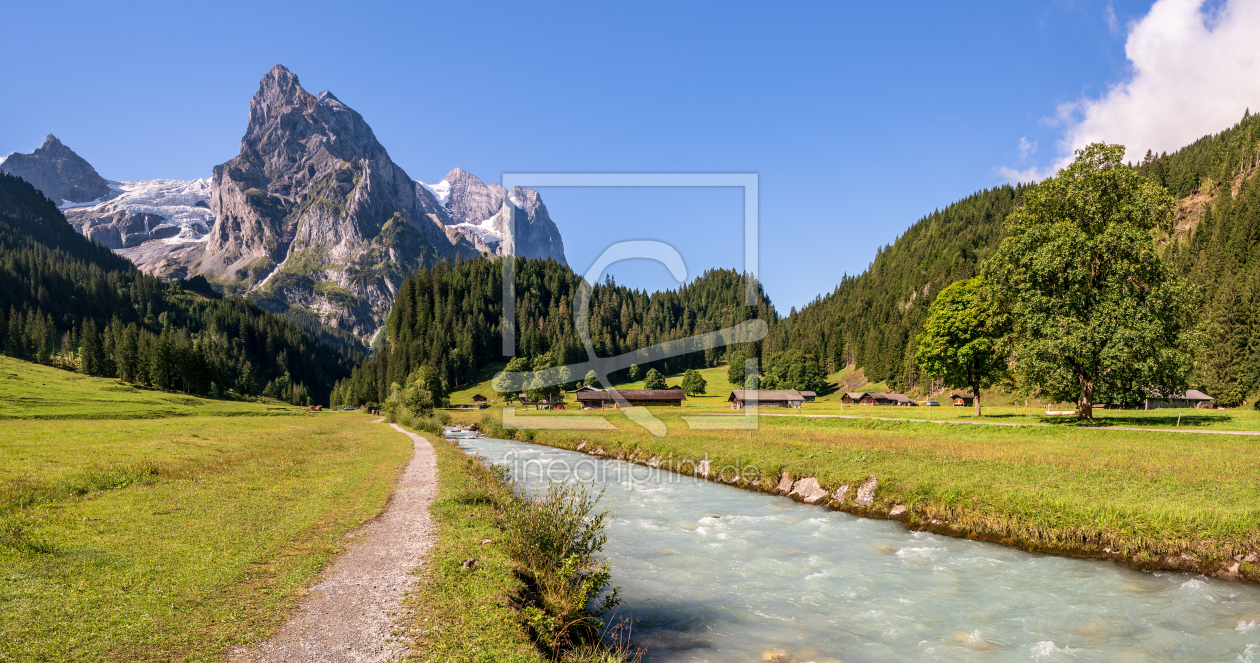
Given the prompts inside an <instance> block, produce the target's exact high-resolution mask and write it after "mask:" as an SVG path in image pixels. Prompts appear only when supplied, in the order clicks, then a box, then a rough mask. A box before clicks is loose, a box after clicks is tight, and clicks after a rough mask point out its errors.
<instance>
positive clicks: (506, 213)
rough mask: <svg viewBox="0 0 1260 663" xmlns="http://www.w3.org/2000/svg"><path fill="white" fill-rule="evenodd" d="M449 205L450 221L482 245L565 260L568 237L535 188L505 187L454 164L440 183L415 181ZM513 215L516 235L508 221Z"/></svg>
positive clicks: (504, 252) (479, 247)
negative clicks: (510, 238) (561, 235)
mask: <svg viewBox="0 0 1260 663" xmlns="http://www.w3.org/2000/svg"><path fill="white" fill-rule="evenodd" d="M417 184H419V185H420V188H423V189H424V190H425V191H426V192H427V193H430V194H431V195H432V196H433V197H434V198H435V199H437V200H438V201H439V202H440V203H441V204H442V205H443V206H444V208H445V211H446V213H447V215H448V216H449V218H450V221H448V223H450V224H451V227H452V228H453V229H454V230H455V231H456V232H458V233H459V234H460V235H462V236H463V237H464V238H466V239H467V240H468V241H469V242H471V243H472V244H473V246H475V247H476V248H477V250H478V251H481V252H485V253H491V254H494V255H499V256H502V255H508V254H509V253H512V252H513V249H515V255H518V256H522V257H525V258H554V259H555V260H556V261H558V262H560V263H562V264H565V258H564V242H563V240H561V238H560V230H559V228H557V227H556V224H555V222H553V221H552V220H551V216H550V215H548V214H547V206H546V205H544V204H543V202H542V196H540V195H539V194H538V192H537V191H535V190H534V189H524V188H521V187H514V188H513V189H512V191H511V192H510V195H509V192H507V191H506V190H505V189H504V188H503V185H501V184H498V183H490V184H486V183H485V182H482V181H481V180H480V179H479V178H478V177H477V176H476V175H473V174H472V173H469V172H467V171H465V170H463V169H462V168H455V169H454V170H452V171H451V172H450V173H447V175H446V177H444V178H442V181H441V182H439V183H438V184H434V185H428V184H424V183H423V182H417ZM513 215H515V221H516V229H515V230H516V236H515V238H512V239H514V240H515V241H514V242H512V241H505V240H507V239H508V238H509V235H510V232H511V231H510V227H511V226H510V224H509V221H511V220H512V219H513Z"/></svg>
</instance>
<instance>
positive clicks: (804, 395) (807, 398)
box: [800, 391, 818, 403]
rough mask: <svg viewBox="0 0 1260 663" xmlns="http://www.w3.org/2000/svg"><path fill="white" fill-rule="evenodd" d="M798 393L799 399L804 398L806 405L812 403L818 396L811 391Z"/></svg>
mask: <svg viewBox="0 0 1260 663" xmlns="http://www.w3.org/2000/svg"><path fill="white" fill-rule="evenodd" d="M800 393H801V398H804V399H805V402H806V403H813V402H814V399H815V398H817V397H818V394H817V393H814V392H812V391H802V392H800Z"/></svg>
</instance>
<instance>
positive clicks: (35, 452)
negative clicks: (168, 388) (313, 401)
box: [0, 364, 412, 661]
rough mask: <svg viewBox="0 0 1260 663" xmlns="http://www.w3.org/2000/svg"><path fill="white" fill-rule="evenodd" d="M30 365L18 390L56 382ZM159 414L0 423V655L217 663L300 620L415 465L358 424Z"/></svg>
mask: <svg viewBox="0 0 1260 663" xmlns="http://www.w3.org/2000/svg"><path fill="white" fill-rule="evenodd" d="M28 366H29V367H30V368H29V369H28V370H27V371H26V373H28V374H29V373H34V377H35V378H36V381H35V382H33V383H28V389H27V390H26V391H22V390H20V389H15V388H14V387H13V386H12V385H8V386H7V389H8V390H9V392H8V393H14V391H17V392H19V393H25V394H27V395H28V396H29V397H30V398H37V397H38V396H39V395H40V390H41V389H42V387H43V386H44V385H45V384H53V383H55V381H56V378H57V377H60V376H58V375H57V374H59V373H61V372H60V371H56V369H49V368H45V367H39V366H33V365H28ZM4 368H5V369H7V370H8V371H10V372H12V371H13V368H14V367H13V366H11V365H9V364H6V365H5V367H4ZM18 368H19V369H25V368H27V367H18ZM76 377H77V376H76ZM82 380H84V382H77V381H76V382H75V384H76V385H77V386H76V387H75V388H76V389H81V390H84V391H91V390H99V389H101V388H103V387H108V386H110V384H111V383H113V381H112V380H103V379H98V378H82ZM106 393H110V392H106ZM165 396H166V395H158V396H145V398H155V399H156V400H159V401H160V400H162V399H164V398H165ZM236 405H238V404H228V405H224V406H221V407H224V408H230V407H233V406H236ZM248 405H252V404H248ZM188 407H194V406H188ZM208 407H211V408H213V407H220V406H216V405H211V406H208ZM253 407H254V409H253V410H252V412H255V413H258V412H261V413H266V412H267V410H265V409H264V408H263V407H259V406H253ZM106 409H107V406H106V405H103V404H100V403H98V404H96V405H94V406H92V408H90V412H89V414H90V415H91V416H93V417H98V416H99V415H101V414H102V413H103V412H104V411H105V410H106ZM164 412H169V408H168V406H167V405H165V404H163V403H161V402H158V403H154V404H152V405H151V406H150V409H149V410H145V409H144V404H143V403H139V402H138V401H137V400H131V401H129V403H128V404H127V405H126V415H127V417H128V418H126V419H124V420H102V419H99V418H92V419H87V420H69V419H61V420H44V421H13V420H8V421H0V569H2V571H0V573H2V576H3V578H2V582H0V612H2V613H3V615H4V619H0V660H6V661H7V660H13V661H27V660H48V661H52V660H56V661H101V660H111V661H123V660H125V661H171V660H180V661H218V660H222V658H223V655H224V653H225V652H226V651H227V650H228V649H230V648H232V647H234V646H238V645H243V644H247V643H250V642H254V641H257V640H260V639H262V638H264V637H266V635H267V634H268V633H270V632H271V631H272V630H273V629H275V628H276V627H278V626H279V625H280V624H281V623H282V622H283V620H284V619H285V618H286V617H288V616H289V615H290V614H291V613H292V611H293V610H294V609H295V607H296V605H297V603H298V601H299V600H300V598H301V596H302V594H303V592H304V591H305V588H306V587H308V586H309V584H310V583H311V582H312V581H313V579H314V577H315V575H316V574H317V573H318V572H319V571H320V570H321V569H322V568H323V567H324V565H325V564H326V563H327V562H328V561H329V560H330V559H331V558H332V557H333V556H334V555H336V554H337V553H338V552H340V551H341V550H342V549H343V548H344V546H345V545H346V543H347V542H348V539H347V538H346V537H345V533H346V532H347V531H348V530H351V529H352V528H354V527H357V526H358V525H360V524H361V523H363V522H364V521H366V520H367V519H369V518H371V517H373V516H375V515H377V514H378V513H380V512H381V511H382V510H383V509H384V507H385V505H386V501H387V498H388V496H389V494H390V492H391V491H392V490H393V487H394V483H395V480H396V477H397V474H398V472H399V471H400V470H401V468H403V467H404V466H405V465H406V462H407V461H408V460H409V459H410V457H411V454H412V449H411V443H410V441H409V440H408V439H407V438H406V437H405V436H403V435H399V434H398V433H397V432H395V431H393V430H391V429H389V428H386V427H384V426H382V425H372V424H371V423H370V421H371V418H369V417H367V416H366V415H358V414H350V413H331V414H330V413H323V414H311V413H302V414H296V413H295V414H293V415H292V416H282V417H260V416H174V417H170V416H166V417H164V416H163V413H164ZM134 415H144V418H136V417H135V416H134ZM150 417H152V418H150Z"/></svg>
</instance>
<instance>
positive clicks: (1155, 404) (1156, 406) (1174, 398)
mask: <svg viewBox="0 0 1260 663" xmlns="http://www.w3.org/2000/svg"><path fill="white" fill-rule="evenodd" d="M1215 400H1216V399H1214V398H1212V397H1211V396H1208V395H1207V394H1205V393H1203V392H1201V391H1199V390H1198V389H1187V390H1186V391H1185V392H1183V393H1180V394H1171V395H1169V396H1168V397H1166V398H1148V399H1146V402H1145V403H1143V405H1144V407H1145V409H1147V410H1161V409H1165V408H1183V407H1189V408H1195V407H1197V408H1207V409H1211V408H1212V406H1213V405H1214V401H1215Z"/></svg>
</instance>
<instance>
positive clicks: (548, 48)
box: [0, 0, 1260, 313]
mask: <svg viewBox="0 0 1260 663" xmlns="http://www.w3.org/2000/svg"><path fill="white" fill-rule="evenodd" d="M1176 2H1180V3H1182V4H1183V5H1184V4H1185V3H1186V2H1187V0H1166V2H1165V3H1164V4H1170V5H1171V4H1174V3H1176ZM1191 4H1192V5H1193V6H1194V7H1195V8H1197V7H1198V4H1199V3H1198V2H1193V3H1191ZM176 5H179V6H176ZM1221 6H1223V5H1221V3H1217V5H1214V6H1211V7H1208V8H1207V9H1206V11H1208V12H1209V13H1211V12H1214V11H1215V12H1218V13H1219V12H1220V11H1221ZM1150 9H1151V5H1150V3H1149V2H1120V1H1116V2H1090V1H1081V2H1048V3H1010V2H992V3H948V4H946V3H902V4H896V5H894V4H892V3H860V4H859V3H851V4H840V3H819V4H789V3H726V2H722V3H717V2H714V3H694V4H683V3H660V4H648V3H635V4H624V5H616V6H614V5H612V4H610V3H582V4H576V3H575V4H570V5H560V4H550V5H546V6H535V7H518V6H513V5H499V4H471V3H450V2H443V3H433V4H420V3H398V4H370V3H344V2H338V3H320V2H303V3H289V4H281V3H272V4H268V5H266V6H258V5H256V4H255V3H232V2H220V3H215V4H209V5H203V4H186V3H154V4H148V5H141V4H130V3H108V4H65V3H21V4H17V3H9V4H8V5H7V6H6V8H5V15H6V20H5V21H4V22H3V24H0V43H3V44H4V45H5V52H6V66H5V68H4V72H5V73H4V75H3V79H0V80H2V81H3V90H4V103H0V153H8V152H11V151H22V152H29V151H31V150H32V149H33V148H35V147H37V146H38V145H39V144H40V143H41V142H42V140H43V137H44V135H45V134H47V133H49V132H51V133H54V134H56V135H57V136H58V137H59V138H61V139H62V140H63V141H64V142H65V143H66V144H67V145H69V146H70V147H71V148H73V149H74V150H76V151H77V152H78V153H79V154H81V155H82V156H84V157H85V158H86V159H88V160H89V161H90V162H91V163H92V164H93V165H94V166H95V167H96V168H97V170H98V171H99V172H100V173H101V174H102V175H104V176H105V177H107V178H111V179H147V178H158V177H168V178H194V177H208V176H209V174H210V170H211V168H212V167H213V166H214V165H215V164H218V163H222V162H223V161H226V160H227V159H229V158H231V157H232V156H233V155H234V154H235V153H236V152H237V150H238V149H239V145H240V137H241V135H242V134H243V133H244V128H245V120H246V115H247V109H248V103H249V98H250V96H251V95H252V94H253V92H254V91H255V90H256V89H257V85H258V79H259V78H260V77H261V76H262V75H263V74H264V73H265V72H266V71H267V70H268V69H269V68H270V67H271V66H272V65H273V64H276V63H283V64H285V65H286V66H288V67H289V68H290V69H291V70H292V71H294V72H295V73H297V74H298V76H299V78H300V80H301V82H302V84H303V86H304V87H305V88H307V90H309V91H311V92H318V91H320V90H323V89H330V90H332V91H333V92H334V93H335V94H336V95H337V96H338V98H340V99H341V100H342V101H343V102H345V103H346V104H348V105H350V106H351V107H353V108H355V109H356V110H358V111H359V112H360V113H361V114H362V115H363V116H364V118H366V120H367V121H368V122H369V124H371V126H372V128H373V130H374V131H375V132H376V135H377V137H378V138H379V139H380V141H381V143H382V144H384V145H385V147H386V148H387V149H388V150H389V152H390V155H391V156H392V157H393V159H394V160H395V161H396V162H398V163H399V164H400V165H401V166H402V167H403V168H404V169H406V171H407V172H408V174H410V175H411V176H412V177H413V178H416V179H420V180H423V181H426V182H433V181H436V180H438V179H440V178H441V177H442V176H444V175H445V174H446V172H447V171H448V170H450V169H451V168H452V167H454V166H460V167H462V168H464V169H465V170H468V171H470V172H472V173H474V174H477V175H479V176H480V177H482V178H483V179H485V180H487V181H492V180H497V179H498V178H499V176H500V174H501V173H503V172H505V171H507V172H552V171H562V172H571V171H579V172H583V171H585V172H661V171H664V172H711V171H717V172H756V173H759V174H760V182H761V206H760V215H761V220H762V223H761V265H760V269H761V274H762V277H763V280H764V282H765V283H766V288H767V290H768V291H769V294H770V296H771V298H772V299H773V301H774V302H775V304H776V305H777V306H778V307H779V309H780V311H781V312H784V313H786V312H787V311H788V310H789V308H790V307H792V306H797V307H799V306H801V305H803V304H805V303H806V302H808V301H809V300H811V299H813V298H814V297H815V296H816V295H818V294H821V293H825V292H829V291H830V290H831V289H832V288H834V286H835V284H836V283H837V282H839V280H840V278H841V276H842V275H843V274H844V273H846V272H847V273H850V274H853V273H858V272H861V271H862V270H864V269H865V268H866V266H867V265H868V264H869V262H870V261H871V259H872V258H873V257H874V255H875V252H876V250H877V248H878V247H879V246H881V245H883V244H887V243H889V242H892V241H893V240H894V239H895V238H896V237H897V236H898V235H899V234H900V233H901V232H903V231H904V230H905V229H906V228H907V227H908V226H909V225H910V224H912V223H913V222H914V221H916V220H917V219H919V218H920V217H922V216H923V215H924V214H926V213H930V212H931V211H932V210H933V209H935V208H938V207H942V206H944V205H946V204H948V203H950V202H951V201H953V200H956V199H958V198H960V197H963V196H966V195H968V194H970V193H972V192H974V191H976V190H978V189H983V188H985V187H991V186H995V185H998V184H1001V183H1002V182H1003V181H1006V179H1008V178H1009V177H1012V175H1011V174H1010V173H1011V172H1013V171H1025V172H1034V173H1035V172H1042V171H1043V170H1045V169H1050V168H1052V167H1053V165H1054V164H1055V163H1057V162H1058V161H1059V160H1061V158H1062V153H1063V151H1064V149H1065V148H1064V147H1063V146H1062V145H1060V144H1059V143H1060V142H1061V141H1064V140H1066V139H1067V138H1065V136H1067V137H1068V138H1070V137H1071V136H1070V134H1071V132H1072V131H1073V130H1075V129H1079V128H1080V127H1085V126H1093V125H1089V124H1088V120H1089V119H1090V118H1091V117H1094V116H1095V115H1098V113H1095V112H1094V111H1092V110H1089V108H1087V107H1086V106H1082V105H1081V102H1082V100H1084V101H1086V102H1089V101H1091V100H1092V101H1095V102H1096V101H1098V100H1103V101H1106V95H1107V93H1108V90H1109V89H1110V88H1111V87H1112V86H1114V85H1118V84H1124V83H1125V82H1126V81H1128V80H1131V79H1133V78H1134V76H1135V68H1134V63H1133V62H1132V61H1131V60H1130V59H1129V58H1128V57H1127V56H1126V51H1125V47H1126V40H1128V39H1129V38H1130V37H1131V36H1132V34H1133V33H1134V30H1135V26H1139V25H1141V24H1142V21H1143V20H1144V18H1145V17H1146V16H1147V15H1148V13H1151V14H1152V15H1153V14H1154V13H1155V12H1150ZM1196 11H1197V10H1196ZM1183 15H1184V13H1183ZM1183 19H1184V16H1183ZM1183 19H1179V20H1183ZM1148 23H1149V22H1148ZM1253 34H1254V33H1253ZM1072 104H1076V106H1072ZM1065 105H1066V106H1065ZM1257 107H1260V103H1257V104H1253V105H1252V108H1253V109H1254V108H1257ZM1063 108H1067V109H1068V111H1071V110H1072V109H1073V108H1076V109H1077V111H1078V113H1084V114H1085V115H1088V117H1085V119H1084V120H1082V119H1080V118H1078V119H1076V120H1070V119H1069V120H1063V119H1061V120H1059V121H1055V120H1054V118H1055V117H1056V116H1057V115H1061V114H1062V113H1063V112H1066V111H1063V110H1062V109H1063ZM1082 108H1085V110H1081V109H1082ZM1091 113H1093V115H1090V114H1091ZM1229 113H1230V114H1228V115H1227V117H1241V115H1242V108H1241V107H1240V108H1238V109H1237V112H1236V114H1235V113H1234V111H1232V110H1230V111H1229ZM1206 121H1207V120H1205V122H1206ZM1120 123H1121V124H1122V125H1123V124H1125V123H1124V122H1123V121H1120ZM1224 127H1225V125H1221V126H1215V125H1209V126H1208V127H1207V128H1205V129H1203V130H1201V131H1200V133H1199V134H1197V135H1201V133H1206V132H1207V131H1213V130H1219V129H1222V128H1224ZM1102 130H1103V131H1105V128H1104V129H1102ZM1196 130H1197V129H1196ZM1021 145H1022V146H1023V147H1022V148H1021ZM1002 169H1008V170H1005V171H1004V170H1002ZM1029 169H1035V170H1031V171H1030V170H1029ZM543 198H544V201H545V202H546V203H547V205H548V208H549V209H550V211H551V215H552V217H553V218H554V219H555V221H556V222H557V224H558V225H559V226H560V229H561V232H562V234H563V236H564V240H565V246H566V254H567V257H568V259H569V261H570V263H571V264H572V265H573V267H574V268H575V269H577V270H578V271H585V269H586V268H587V267H588V266H589V265H590V264H591V262H592V261H593V260H594V259H595V257H596V256H597V255H598V254H599V253H600V252H601V251H602V250H603V249H604V248H605V247H607V246H608V245H609V244H610V243H612V242H614V241H618V240H621V239H642V238H650V239H660V240H665V241H669V242H671V243H673V244H674V245H675V246H676V247H677V248H678V249H679V250H680V251H681V252H682V254H683V256H684V257H685V259H686V260H687V264H688V268H689V270H690V272H691V276H693V277H694V276H695V275H697V274H698V273H700V272H701V271H703V270H704V269H706V268H710V267H739V266H740V261H741V257H742V240H741V237H740V230H739V228H740V222H741V202H740V201H741V198H740V196H739V193H738V192H737V191H735V190H708V191H705V190H690V189H689V190H655V189H651V190H616V191H609V190H574V189H544V190H543ZM613 273H614V274H615V276H616V278H617V279H618V281H619V282H622V283H626V284H628V285H632V286H636V287H644V288H648V289H657V288H661V287H669V286H670V285H673V282H672V279H670V277H669V276H668V273H667V272H666V271H665V269H664V268H663V267H658V266H655V265H651V264H635V263H623V264H622V265H619V266H618V267H616V268H615V269H614V270H613Z"/></svg>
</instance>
